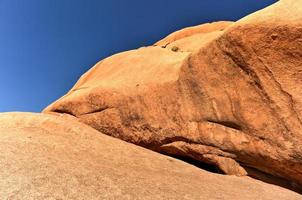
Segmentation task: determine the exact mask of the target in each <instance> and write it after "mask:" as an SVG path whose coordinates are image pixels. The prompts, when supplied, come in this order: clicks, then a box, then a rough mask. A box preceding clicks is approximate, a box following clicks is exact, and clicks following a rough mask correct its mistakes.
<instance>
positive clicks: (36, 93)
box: [0, 0, 275, 112]
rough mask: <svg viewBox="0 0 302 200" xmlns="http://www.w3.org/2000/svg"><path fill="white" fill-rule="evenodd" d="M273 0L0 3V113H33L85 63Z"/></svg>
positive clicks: (62, 90)
mask: <svg viewBox="0 0 302 200" xmlns="http://www.w3.org/2000/svg"><path fill="white" fill-rule="evenodd" d="M274 2H275V0H261V1H259V0H257V1H256V0H0V112H6V111H32V112H39V111H41V110H42V109H43V108H44V107H46V106H47V105H48V104H49V103H51V102H52V101H54V100H56V99H57V98H59V97H60V96H62V95H63V94H65V93H66V92H67V91H68V89H70V88H71V87H72V85H73V84H74V83H75V82H76V80H77V79H78V78H79V77H80V75H81V74H83V73H84V72H85V71H87V70H88V69H89V68H90V67H91V66H92V65H93V64H95V63H96V62H97V61H99V60H101V59H102V58H104V57H107V56H109V55H111V54H114V53H117V52H120V51H124V50H129V49H134V48H137V47H140V46H146V45H150V44H152V43H154V42H155V41H157V40H159V39H161V38H162V37H164V36H165V35H167V34H169V33H171V32H173V31H176V30H178V29H181V28H183V27H187V26H192V25H197V24H201V23H204V22H211V21H218V20H233V21H234V20H238V19H240V18H241V17H243V16H245V15H247V14H249V13H251V12H254V11H256V10H259V9H261V8H264V7H266V6H268V5H270V4H272V3H274Z"/></svg>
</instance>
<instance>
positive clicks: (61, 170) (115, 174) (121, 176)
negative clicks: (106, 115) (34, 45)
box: [0, 113, 302, 200]
mask: <svg viewBox="0 0 302 200" xmlns="http://www.w3.org/2000/svg"><path fill="white" fill-rule="evenodd" d="M0 152H1V154H0V167H1V170H0V177H1V179H0V196H1V198H2V199H91V200H94V199H129V200H130V199H131V200H132V199H188V200H193V199H198V200H202V199H205V200H206V199H230V200H233V199H266V200H277V199H280V200H281V199H282V200H298V199H302V197H301V196H300V195H298V194H296V193H294V192H292V191H289V190H286V189H283V188H280V187H277V186H273V185H269V184H266V183H263V182H260V181H256V180H253V179H251V178H239V177H235V176H233V177H232V176H223V175H217V174H212V173H209V172H206V171H203V170H201V169H199V168H196V167H194V166H191V165H189V164H186V163H184V162H182V161H178V160H176V159H173V158H170V157H167V156H163V155H161V154H158V153H155V152H152V151H149V150H147V149H144V148H141V147H138V146H134V145H132V144H129V143H126V142H123V141H120V140H117V139H115V138H111V137H108V136H106V135H103V134H101V133H100V132H98V131H96V130H94V129H93V128H91V127H89V126H87V125H84V124H82V123H80V122H78V121H77V120H76V119H74V118H73V117H68V116H55V115H47V114H31V113H6V114H0Z"/></svg>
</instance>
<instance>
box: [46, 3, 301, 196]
mask: <svg viewBox="0 0 302 200" xmlns="http://www.w3.org/2000/svg"><path fill="white" fill-rule="evenodd" d="M204 27H206V28H204ZM209 27H211V28H209ZM203 28H204V29H205V31H203ZM301 33H302V0H281V1H279V2H278V3H276V4H274V5H272V6H271V7H268V8H266V9H264V10H261V11H259V12H256V13H254V14H252V15H250V16H248V17H246V18H243V19H242V20H240V21H238V22H235V23H231V22H221V23H215V24H212V25H211V24H207V25H204V26H198V27H196V28H190V29H185V30H183V31H179V32H177V33H174V34H172V35H170V36H168V37H167V38H165V39H163V40H161V41H160V42H158V43H157V44H155V45H154V46H152V47H145V48H141V49H138V50H133V51H128V52H124V53H121V54H118V55H114V56H112V57H110V58H107V59H105V60H103V61H101V62H100V63H98V64H97V65H96V66H94V67H93V68H92V69H91V70H90V71H88V72H87V73H86V74H85V75H83V76H82V77H81V79H80V80H79V81H78V83H77V84H76V85H75V86H74V88H73V89H72V90H71V91H70V92H69V93H68V94H67V95H65V96H64V97H62V98H61V99H59V100H58V101H57V102H55V103H54V104H52V105H50V106H49V107H48V108H47V109H45V112H59V113H68V114H71V115H74V116H76V117H77V118H79V119H80V120H81V121H82V122H84V123H86V124H88V125H90V126H91V127H94V128H95V129H97V130H99V131H101V132H103V133H105V134H108V135H111V136H114V137H117V138H120V139H122V140H125V141H128V142H132V143H134V144H138V145H141V146H143V147H147V148H150V149H152V150H155V151H158V152H162V153H165V154H169V155H174V156H183V157H190V158H193V159H195V160H197V161H201V162H205V163H209V164H213V165H216V166H218V167H219V168H220V170H221V171H223V172H224V173H226V174H231V175H247V174H248V175H250V176H252V177H257V178H259V179H262V180H265V181H268V182H272V183H275V184H278V185H282V186H284V187H287V188H291V189H293V190H296V191H299V192H302V123H301V118H302V88H301V85H302V34H301Z"/></svg>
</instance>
